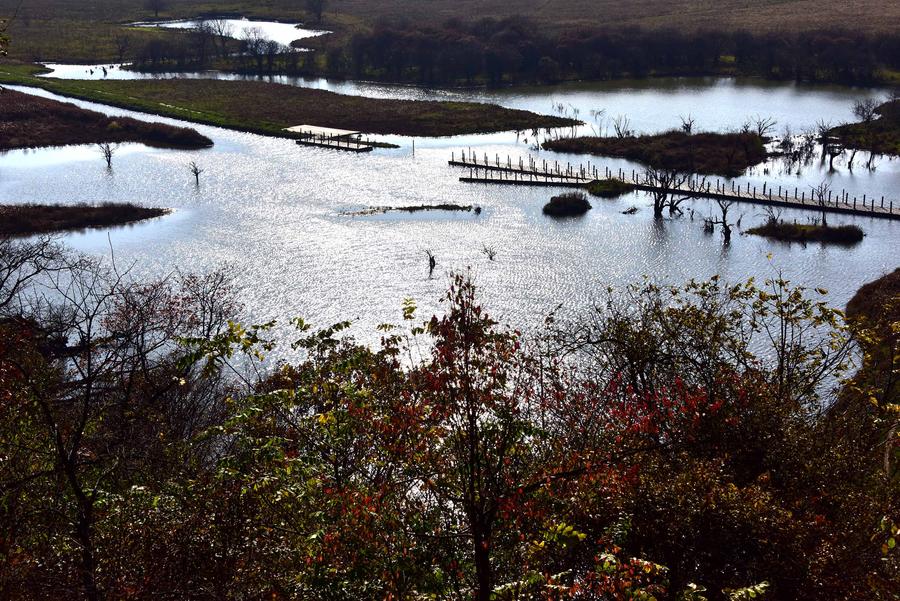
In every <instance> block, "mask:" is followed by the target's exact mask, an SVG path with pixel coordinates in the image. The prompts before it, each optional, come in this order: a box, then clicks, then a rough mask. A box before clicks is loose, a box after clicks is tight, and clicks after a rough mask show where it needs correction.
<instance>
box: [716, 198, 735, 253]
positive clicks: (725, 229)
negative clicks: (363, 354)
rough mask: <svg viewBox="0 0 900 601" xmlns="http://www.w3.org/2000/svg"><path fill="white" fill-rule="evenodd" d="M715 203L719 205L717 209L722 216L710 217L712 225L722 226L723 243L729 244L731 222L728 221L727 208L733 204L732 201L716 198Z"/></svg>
mask: <svg viewBox="0 0 900 601" xmlns="http://www.w3.org/2000/svg"><path fill="white" fill-rule="evenodd" d="M716 204H718V205H719V211H720V212H721V215H722V216H721V217H719V218H718V219H712V220H711V221H712V223H713V225H721V226H722V238H723V239H724V241H725V244H731V224H730V223H729V222H728V210H729V209H730V208H731V206H732V205H733V204H734V201H732V200H721V199H716Z"/></svg>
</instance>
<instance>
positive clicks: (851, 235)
mask: <svg viewBox="0 0 900 601" xmlns="http://www.w3.org/2000/svg"><path fill="white" fill-rule="evenodd" d="M747 233H748V234H753V235H755V236H764V237H766V238H771V239H773V240H781V241H784V242H822V243H824V244H842V245H852V244H856V243H858V242H861V241H862V239H863V237H864V236H865V233H863V231H862V229H861V228H860V227H858V226H855V225H839V226H828V225H803V224H798V223H789V222H786V221H776V220H769V221H767V222H766V223H765V224H763V225H761V226H759V227H755V228H752V229H749V230H747Z"/></svg>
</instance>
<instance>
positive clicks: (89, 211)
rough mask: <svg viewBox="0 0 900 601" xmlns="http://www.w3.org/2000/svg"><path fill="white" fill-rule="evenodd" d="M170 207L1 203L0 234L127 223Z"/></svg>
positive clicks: (79, 228) (17, 235) (81, 228)
mask: <svg viewBox="0 0 900 601" xmlns="http://www.w3.org/2000/svg"><path fill="white" fill-rule="evenodd" d="M168 212H169V210H168V209H152V208H146V207H139V206H137V205H134V204H129V203H106V204H102V205H99V206H88V205H68V206H63V205H33V204H28V205H5V206H2V205H0V236H10V237H20V236H31V235H33V234H49V233H53V232H67V231H73V230H83V229H90V228H104V227H111V226H115V225H125V224H128V223H134V222H136V221H143V220H144V219H152V218H153V217H161V216H163V215H165V214H167V213H168Z"/></svg>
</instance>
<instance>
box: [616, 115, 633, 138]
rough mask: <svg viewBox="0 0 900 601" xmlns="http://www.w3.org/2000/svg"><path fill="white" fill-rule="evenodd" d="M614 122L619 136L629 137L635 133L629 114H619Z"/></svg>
mask: <svg viewBox="0 0 900 601" xmlns="http://www.w3.org/2000/svg"><path fill="white" fill-rule="evenodd" d="M612 124H613V130H614V131H615V132H616V137H617V138H628V137H630V136H633V135H634V132H633V131H631V120H630V119H629V118H628V117H627V116H625V115H619V116H618V117H616V118H615V119H613V122H612Z"/></svg>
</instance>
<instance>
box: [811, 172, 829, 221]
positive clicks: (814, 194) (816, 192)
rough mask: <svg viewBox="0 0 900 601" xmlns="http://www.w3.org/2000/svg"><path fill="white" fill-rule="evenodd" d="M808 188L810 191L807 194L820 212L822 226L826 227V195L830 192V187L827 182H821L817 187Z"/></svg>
mask: <svg viewBox="0 0 900 601" xmlns="http://www.w3.org/2000/svg"><path fill="white" fill-rule="evenodd" d="M810 188H811V190H812V191H811V192H810V194H809V196H810V198H812V199H813V200H814V201H815V202H816V205H818V207H819V209H820V210H821V211H822V226H823V227H828V218H827V217H826V213H827V209H828V195H829V194H828V193H829V191H830V190H831V185H830V184H828V183H827V182H822V183H820V184H819V185H818V186H810Z"/></svg>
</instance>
